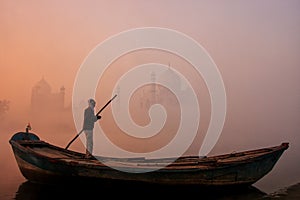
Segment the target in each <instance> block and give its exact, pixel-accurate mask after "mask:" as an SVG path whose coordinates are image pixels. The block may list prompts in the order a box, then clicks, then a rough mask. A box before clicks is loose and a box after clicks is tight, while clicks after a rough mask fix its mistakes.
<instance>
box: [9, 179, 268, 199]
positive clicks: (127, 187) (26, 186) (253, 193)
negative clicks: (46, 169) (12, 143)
mask: <svg viewBox="0 0 300 200" xmlns="http://www.w3.org/2000/svg"><path fill="white" fill-rule="evenodd" d="M174 195H175V196H184V197H185V198H188V197H195V195H198V196H199V197H201V199H220V200H227V199H235V200H239V199H241V200H247V199H249V200H250V199H251V200H253V199H259V198H262V197H264V196H265V195H266V194H265V193H264V192H262V191H260V190H259V189H257V188H255V187H253V186H251V187H247V188H239V189H214V190H212V189H205V190H204V189H200V188H199V187H196V186H193V187H191V186H188V187H187V186H185V187H183V186H153V185H144V184H134V183H130V184H128V183H110V182H105V183H97V184H91V185H86V184H85V185H83V184H74V183H72V184H64V185H48V184H37V183H32V182H29V181H26V182H24V183H22V184H21V185H20V186H19V189H18V191H17V193H16V196H15V199H16V200H29V199H30V200H38V199H43V200H44V199H78V198H84V199H90V198H91V199H92V198H93V199H98V198H103V197H109V198H114V197H116V198H120V197H122V198H134V197H139V198H146V197H147V198H158V197H165V196H174Z"/></svg>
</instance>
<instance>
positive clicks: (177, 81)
mask: <svg viewBox="0 0 300 200" xmlns="http://www.w3.org/2000/svg"><path fill="white" fill-rule="evenodd" d="M158 81H159V82H160V83H163V84H167V85H170V86H172V88H175V89H177V90H180V89H181V78H180V76H179V75H178V74H177V73H176V71H174V70H172V69H171V68H170V67H169V68H168V69H167V70H166V71H164V72H163V73H162V74H161V75H160V76H159V77H158Z"/></svg>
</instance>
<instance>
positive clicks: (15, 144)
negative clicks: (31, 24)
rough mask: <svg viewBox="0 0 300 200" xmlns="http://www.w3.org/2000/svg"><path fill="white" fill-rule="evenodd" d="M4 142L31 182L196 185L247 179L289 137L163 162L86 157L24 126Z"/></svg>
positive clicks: (262, 169) (269, 162)
mask: <svg viewBox="0 0 300 200" xmlns="http://www.w3.org/2000/svg"><path fill="white" fill-rule="evenodd" d="M9 143H10V144H11V147H12V150H13V153H14V155H15V159H16V162H17V164H18V166H19V169H20V171H21V173H22V175H23V176H24V177H25V178H26V179H28V180H29V181H32V182H43V183H44V182H54V183H61V182H62V181H72V182H73V181H79V182H82V181H126V182H137V183H149V184H164V185H200V186H240V185H243V186H245V185H248V186H249V185H252V184H253V183H255V182H256V181H258V180H259V179H261V178H262V177H264V176H265V175H266V174H267V173H269V172H270V171H271V170H272V168H273V167H274V165H275V164H276V162H277V161H278V160H279V158H280V157H281V155H282V153H283V152H284V151H285V150H286V149H288V147H289V143H282V144H280V145H278V146H272V147H267V148H261V149H255V150H247V151H241V152H235V153H230V154H224V155H217V156H208V157H203V158H200V157H198V156H183V157H180V158H178V159H176V160H175V161H174V162H172V163H170V164H168V165H166V162H170V158H159V159H145V158H110V157H94V158H92V159H86V158H84V154H83V153H80V152H76V151H72V150H68V149H65V148H61V147H58V146H55V145H52V144H49V143H48V142H45V141H43V140H40V138H39V137H38V136H37V135H36V134H34V133H30V132H18V133H16V134H14V135H13V136H12V137H11V139H10V140H9ZM108 163H109V165H108ZM112 165H113V167H112ZM162 165H164V166H163V167H162ZM118 169H120V170H118ZM148 169H152V170H151V171H149V172H146V173H130V172H126V171H142V170H148ZM153 169H154V170H153ZM155 169H157V170H155Z"/></svg>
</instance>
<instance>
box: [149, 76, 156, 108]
mask: <svg viewBox="0 0 300 200" xmlns="http://www.w3.org/2000/svg"><path fill="white" fill-rule="evenodd" d="M150 98H151V101H152V102H154V103H156V74H155V72H152V73H151V89H150Z"/></svg>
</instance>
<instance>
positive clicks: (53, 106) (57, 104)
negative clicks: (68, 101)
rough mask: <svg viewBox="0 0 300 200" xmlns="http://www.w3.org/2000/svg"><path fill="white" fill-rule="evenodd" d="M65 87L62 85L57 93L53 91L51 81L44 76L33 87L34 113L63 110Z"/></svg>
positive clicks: (32, 101) (32, 106) (32, 103)
mask: <svg viewBox="0 0 300 200" xmlns="http://www.w3.org/2000/svg"><path fill="white" fill-rule="evenodd" d="M64 103H65V88H64V86H62V87H61V88H60V90H59V92H57V93H53V92H52V91H51V86H50V85H49V83H48V82H47V81H46V80H45V79H44V78H42V79H41V80H40V81H38V82H37V83H36V84H35V85H34V86H33V88H32V93H31V111H32V112H34V113H44V112H57V111H63V109H64Z"/></svg>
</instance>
